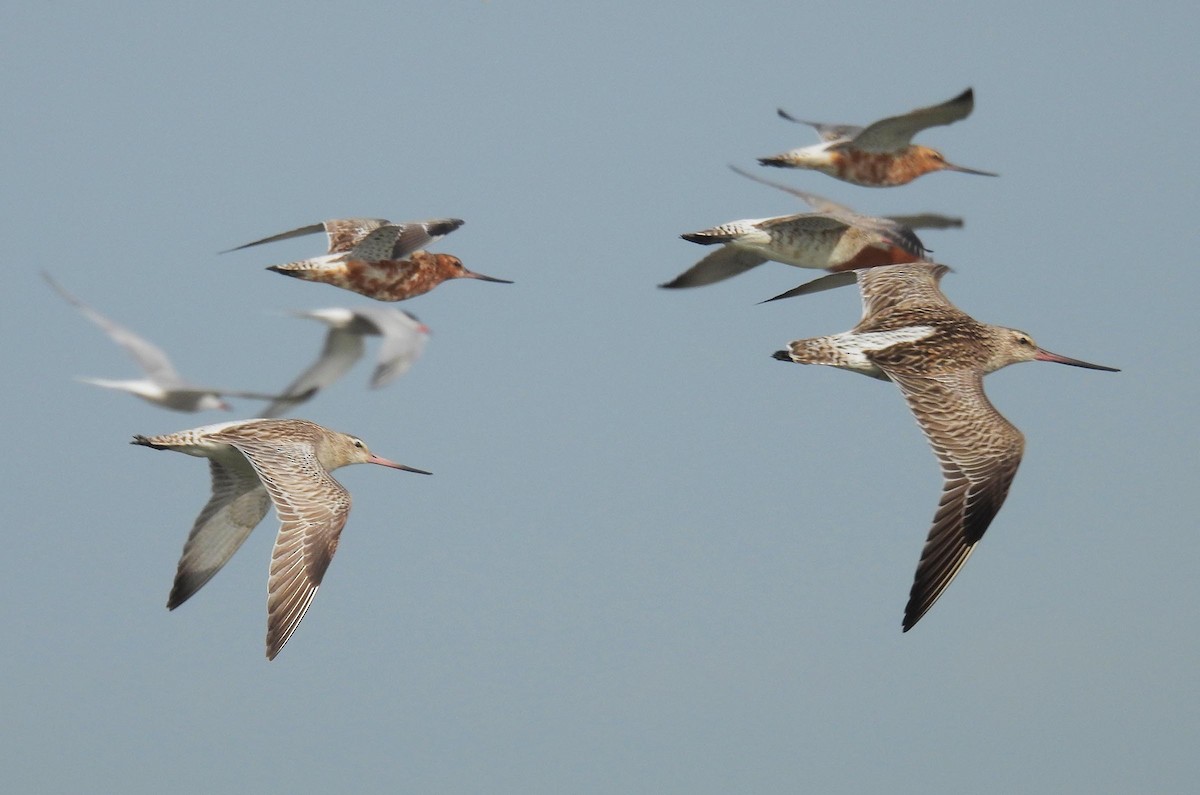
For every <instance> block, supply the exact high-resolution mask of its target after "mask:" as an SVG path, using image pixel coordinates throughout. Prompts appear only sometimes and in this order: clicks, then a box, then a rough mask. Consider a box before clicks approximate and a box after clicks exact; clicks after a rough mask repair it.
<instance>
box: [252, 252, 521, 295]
mask: <svg viewBox="0 0 1200 795" xmlns="http://www.w3.org/2000/svg"><path fill="white" fill-rule="evenodd" d="M267 270H269V271H275V272H276V273H282V274H283V275H284V276H293V277H295V278H297V279H303V280H304V281H306V282H321V283H323V284H329V285H333V286H334V287H341V288H342V289H343V290H350V291H352V292H356V293H358V294H359V295H365V296H367V297H368V298H374V299H375V300H376V301H403V300H405V299H408V298H413V297H415V296H418V295H424V294H425V293H427V292H429V291H430V290H432V289H433V288H434V287H437V286H438V285H439V284H441V283H442V282H444V281H448V280H450V279H479V280H480V281H484V282H498V283H500V284H512V282H511V281H509V280H508V279H497V278H496V277H494V276H484V275H483V274H481V273H475V272H474V271H469V270H467V269H466V267H464V266H463V264H462V260H460V259H459V258H458V257H455V256H452V255H450V254H432V253H430V252H428V251H414V252H413V253H412V254H410V255H409V256H408V258H407V259H385V260H362V259H355V258H348V259H346V260H344V261H342V262H332V263H325V264H322V265H318V266H306V265H305V266H302V265H298V264H296V263H292V264H289V265H272V266H271V267H269V268H267Z"/></svg>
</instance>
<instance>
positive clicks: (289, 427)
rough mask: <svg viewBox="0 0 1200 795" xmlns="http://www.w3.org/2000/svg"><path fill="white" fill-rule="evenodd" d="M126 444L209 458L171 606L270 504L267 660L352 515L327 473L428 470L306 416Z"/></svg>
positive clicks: (229, 552) (213, 568) (212, 569)
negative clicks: (208, 480) (204, 490)
mask: <svg viewBox="0 0 1200 795" xmlns="http://www.w3.org/2000/svg"><path fill="white" fill-rule="evenodd" d="M132 443H133V444H140V445H145V446H146V447H153V448H155V449H157V450H176V451H178V452H181V453H187V454H188V455H194V456H198V457H201V458H207V459H208V460H209V468H210V470H211V472H212V496H211V497H209V499H208V504H207V505H205V506H204V508H203V509H202V510H201V511H200V515H199V516H198V517H196V522H195V524H194V525H193V526H192V530H191V532H190V533H189V534H188V538H187V542H186V543H185V544H184V547H183V555H182V556H181V557H180V559H179V567H178V569H177V571H176V574H175V584H174V585H173V586H172V588H171V595H170V597H169V598H168V600H167V607H168V608H169V609H171V610H174V609H175V608H176V607H178V606H179V605H181V604H183V603H184V602H185V601H187V599H188V598H189V597H190V596H191V595H192V594H194V593H196V591H198V590H200V588H201V587H203V586H204V584H205V583H207V582H208V581H209V580H210V579H212V577H213V575H214V574H216V573H217V572H218V571H220V570H221V567H222V566H224V565H225V564H226V563H227V562H228V561H229V558H230V557H232V556H233V553H235V552H237V550H238V547H240V546H241V545H242V542H243V541H245V540H246V537H247V536H249V535H250V531H251V530H253V529H254V528H255V526H256V525H258V523H259V522H261V521H262V519H263V517H264V516H266V514H267V506H268V504H269V503H274V504H275V513H276V514H278V516H279V521H280V525H279V534H278V535H277V536H276V537H275V548H274V550H273V551H272V553H271V567H270V577H269V579H268V580H267V659H269V660H273V659H275V655H277V654H279V651H280V649H282V648H283V645H284V644H285V643H287V641H288V638H290V637H291V635H292V632H294V631H295V629H296V627H297V625H299V623H300V619H302V618H304V613H305V611H307V610H308V606H309V604H311V603H312V599H313V596H315V595H316V593H317V587H318V586H319V585H320V584H321V579H322V578H323V577H324V576H325V570H326V569H327V568H329V562H330V561H331V560H332V559H333V554H334V552H335V551H337V545H338V538H339V537H340V536H341V533H342V528H343V527H344V526H345V524H346V518H347V517H348V516H349V514H350V493H349V492H348V491H346V489H345V488H344V487H343V486H342V484H340V483H338V482H337V481H336V480H334V479H333V478H332V477H331V476H330V474H329V473H330V472H331V471H332V470H334V469H337V468H338V467H343V466H346V465H348V464H379V465H381V466H386V467H391V468H393V469H403V470H405V471H406V472H417V473H420V474H422V475H428V474H430V473H428V472H426V471H424V470H422V469H413V468H412V467H409V466H405V465H403V464H397V463H396V462H394V461H389V460H387V459H386V458H380V457H379V456H377V455H374V454H373V453H371V452H370V451H369V450H368V449H367V446H366V445H365V444H363V442H362V440H361V439H358V438H357V437H354V436H348V435H346V434H344V433H338V432H337V431H331V430H329V429H328V428H323V427H322V426H320V425H317V424H316V423H313V422H308V421H307V420H264V419H255V420H239V421H235V422H223V423H218V424H216V425H205V426H203V427H200V428H193V429H191V430H186V431H179V432H178V433H168V434H164V435H161V436H140V435H139V436H134V437H133V442H132Z"/></svg>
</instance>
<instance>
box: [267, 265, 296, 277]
mask: <svg viewBox="0 0 1200 795" xmlns="http://www.w3.org/2000/svg"><path fill="white" fill-rule="evenodd" d="M267 270H269V271H275V272H276V273H279V274H282V275H284V276H291V277H292V278H293V279H299V278H300V273H299V272H298V271H293V270H288V269H287V268H284V267H282V266H279V265H268V266H267Z"/></svg>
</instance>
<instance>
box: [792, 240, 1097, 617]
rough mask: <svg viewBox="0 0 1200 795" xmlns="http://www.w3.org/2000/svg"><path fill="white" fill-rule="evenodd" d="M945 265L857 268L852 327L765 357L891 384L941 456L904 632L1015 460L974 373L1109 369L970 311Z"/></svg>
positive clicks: (978, 526)
mask: <svg viewBox="0 0 1200 795" xmlns="http://www.w3.org/2000/svg"><path fill="white" fill-rule="evenodd" d="M948 270H949V268H947V267H946V266H945V265H936V264H933V263H929V262H918V263H911V264H906V265H891V266H884V267H879V268H869V269H866V270H860V271H856V272H855V275H856V277H857V279H858V285H859V289H860V291H861V293H862V300H863V316H862V320H860V321H859V323H858V325H857V326H855V327H854V328H853V329H851V330H850V331H847V332H844V333H841V334H834V335H832V336H828V337H816V338H813V339H807V340H796V341H795V342H792V343H790V344H789V347H788V350H786V351H777V352H776V353H775V354H774V355H775V358H776V359H781V360H783V361H792V362H797V363H799V364H825V365H829V366H831V367H839V368H842V369H845V370H852V371H854V372H856V373H862V374H863V375H868V376H871V377H873V378H879V379H882V380H885V381H887V380H890V381H894V382H895V383H896V385H897V386H898V387H900V391H901V393H903V395H904V398H905V400H906V401H908V406H909V409H910V410H911V411H912V413H913V415H914V416H915V417H916V420H917V424H918V425H919V426H920V427H921V430H922V431H923V432H924V433H925V437H926V438H927V439H928V440H929V443H930V445H931V446H932V447H933V451H934V453H935V454H936V455H937V457H938V460H939V461H940V462H941V465H942V475H943V477H944V482H943V485H942V498H941V501H940V502H939V503H938V509H937V512H936V514H935V515H934V518H933V526H932V528H931V529H930V531H929V536H928V538H927V539H926V541H925V547H924V549H923V550H922V552H921V560H920V563H919V564H918V565H917V572H916V576H915V578H914V581H913V586H912V590H911V591H910V593H909V599H908V605H907V606H906V607H905V610H904V624H903V628H904V631H905V632H907V631H908V630H910V629H912V627H913V625H914V624H916V623H917V621H919V620H920V618H921V616H923V615H925V613H926V611H928V610H929V608H930V607H932V606H933V603H934V602H936V601H937V599H938V597H939V596H941V595H942V592H943V591H944V590H945V589H946V587H947V586H948V585H949V584H950V582H951V581H952V580H953V579H954V577H955V575H956V574H958V571H959V569H960V568H962V565H963V564H964V563H966V562H967V558H968V557H970V555H971V552H972V550H974V548H975V544H976V543H977V542H978V541H979V539H980V538H982V537H983V533H984V531H985V530H987V528H988V525H989V524H991V521H992V519H993V518H994V517H995V516H996V513H997V512H998V511H999V510H1000V506H1001V505H1003V504H1004V498H1005V497H1006V496H1007V495H1008V488H1009V485H1010V484H1011V483H1012V479H1013V476H1014V475H1015V474H1016V472H1017V466H1018V465H1019V464H1020V463H1021V455H1022V453H1023V452H1024V449H1025V437H1024V436H1023V435H1022V434H1021V432H1020V431H1019V430H1017V429H1016V428H1015V427H1014V426H1013V425H1012V423H1010V422H1009V421H1008V420H1006V419H1005V418H1004V417H1003V416H1001V415H1000V413H999V412H998V411H996V409H995V408H994V407H993V406H992V404H991V403H990V402H989V401H988V399H987V396H986V395H985V394H984V392H983V377H984V376H985V375H987V374H988V373H992V372H995V371H996V370H999V369H1000V368H1001V367H1006V366H1007V365H1010V364H1015V363H1016V362H1028V361H1033V360H1039V361H1044V362H1058V363H1060V364H1070V365H1074V366H1076V367H1087V368H1090V369H1093V370H1107V371H1109V372H1118V370H1117V369H1116V368H1113V367H1105V366H1104V365H1099V364H1090V363H1088V362H1083V361H1079V360H1078V359H1071V358H1068V357H1066V356H1060V355H1058V354H1056V353H1050V352H1049V351H1046V350H1043V349H1041V348H1039V347H1038V346H1037V345H1035V344H1034V342H1033V339H1032V338H1030V336H1029V335H1028V334H1026V333H1025V332H1023V331H1017V330H1016V329H1010V328H1004V327H1002V326H992V325H989V324H986V323H980V322H978V321H977V320H975V319H973V318H971V317H970V316H969V315H967V314H965V313H964V312H962V311H961V310H960V309H958V308H957V307H955V306H954V305H953V304H951V303H950V302H949V301H948V300H947V299H946V296H944V295H943V294H942V291H941V290H940V289H939V287H938V282H939V281H940V280H941V277H942V275H943V274H944V273H946V271H948Z"/></svg>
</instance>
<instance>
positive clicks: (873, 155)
mask: <svg viewBox="0 0 1200 795" xmlns="http://www.w3.org/2000/svg"><path fill="white" fill-rule="evenodd" d="M974 107H975V94H974V92H973V91H972V90H971V89H969V88H968V89H967V90H966V91H964V92H962V93H961V94H959V95H958V96H957V97H955V98H954V99H951V100H949V101H947V102H943V103H942V104H940V105H932V106H930V107H927V108H917V109H916V110H913V111H909V112H908V113H905V114H903V115H900V116H891V117H889V118H886V119H880V120H879V121H877V122H874V123H873V124H869V125H867V126H866V127H856V126H854V125H850V124H826V123H824V122H812V121H804V120H803V119H797V118H794V117H792V116H791V115H789V114H788V113H787V112H786V111H784V110H782V109H780V110H779V115H780V116H782V117H783V118H785V119H787V120H788V121H794V122H798V123H800V124H807V125H809V126H810V127H813V128H814V129H816V131H817V134H818V135H819V136H820V138H821V143H819V144H814V145H812V146H806V147H802V148H800V149H793V150H791V151H789V152H784V153H783V154H780V155H772V156H771V157H762V158H759V161H758V162H759V163H762V164H763V165H764V166H779V167H782V168H810V169H814V170H816V171H820V172H822V173H825V174H828V175H829V176H831V177H836V178H837V179H840V180H845V181H846V182H852V183H854V184H855V185H865V186H867V187H871V188H884V187H890V186H893V185H904V184H907V183H909V182H912V181H913V180H914V179H916V178H917V177H919V176H921V175H922V174H928V173H930V172H932V171H961V172H963V173H964V174H981V175H983V176H985V177H994V176H996V174H993V173H992V172H990V171H979V170H978V169H973V168H964V167H962V166H956V165H954V164H953V163H950V162H948V161H947V160H946V158H944V157H943V156H942V153H941V152H938V151H937V150H936V149H930V148H929V147H927V146H919V145H916V144H913V143H912V139H913V136H914V135H916V134H917V133H919V132H920V131H921V130H924V129H926V128H928V127H937V126H939V125H943V124H952V123H954V122H956V121H958V120H960V119H965V118H966V117H967V116H969V115H970V114H971V110H972V109H973V108H974Z"/></svg>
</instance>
